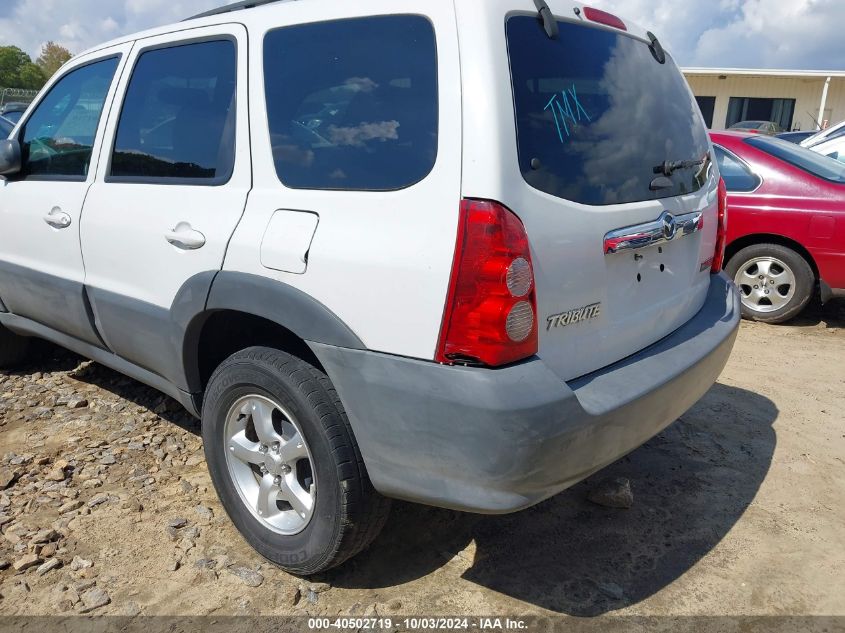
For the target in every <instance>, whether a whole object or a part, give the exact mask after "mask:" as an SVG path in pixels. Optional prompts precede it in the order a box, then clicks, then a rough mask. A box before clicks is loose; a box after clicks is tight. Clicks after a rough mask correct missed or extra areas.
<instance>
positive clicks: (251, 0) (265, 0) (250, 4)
mask: <svg viewBox="0 0 845 633" xmlns="http://www.w3.org/2000/svg"><path fill="white" fill-rule="evenodd" d="M289 1H290V0H242V1H241V2H233V3H232V4H226V5H223V6H222V7H218V8H216V9H211V10H210V11H204V12H202V13H198V14H196V15H192V16H191V17H189V18H185V19H184V20H182V21H183V22H188V21H190V20H196V19H199V18H207V17H209V16H212V15H220V14H222V13H230V12H232V11H240V10H241V9H254V8H255V7H260V6H261V5H262V4H271V3H273V2H289Z"/></svg>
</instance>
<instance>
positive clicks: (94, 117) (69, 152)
mask: <svg viewBox="0 0 845 633" xmlns="http://www.w3.org/2000/svg"><path fill="white" fill-rule="evenodd" d="M117 63H118V58H117V57H111V58H109V59H104V60H102V61H99V62H94V63H93V64H88V65H86V66H82V67H81V68H77V69H76V70H72V71H71V72H69V73H68V74H67V75H65V76H64V77H62V78H61V79H60V80H59V81H58V83H56V84H55V85H54V86H53V87H52V88H51V89H50V92H49V93H48V94H47V96H46V97H44V99H43V100H42V101H41V103H39V104H38V106H37V107H36V109H35V111H34V112H33V113H32V115H31V116H30V117H29V119H27V121H26V124H25V127H24V129H23V134H22V136H21V148H22V151H23V161H24V162H23V171H22V175H23V176H24V177H26V176H42V177H61V178H62V179H64V180H80V181H82V180H85V178H86V176H87V175H88V166H89V165H90V163H91V150H92V148H93V146H94V138H95V137H96V135H97V127H98V125H99V123H100V115H101V114H102V112H103V104H104V103H105V100H106V95H107V94H108V92H109V87H110V86H111V82H112V79H113V78H114V73H115V70H116V69H117Z"/></svg>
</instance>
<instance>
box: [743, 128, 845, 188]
mask: <svg viewBox="0 0 845 633" xmlns="http://www.w3.org/2000/svg"><path fill="white" fill-rule="evenodd" d="M745 142H746V143H748V144H749V145H751V146H752V147H756V148H757V149H759V150H762V151H764V152H766V153H767V154H771V155H772V156H774V157H775V158H779V159H780V160H782V161H785V162H787V163H789V164H790V165H795V166H796V167H798V168H799V169H803V170H804V171H807V172H810V173H811V174H813V175H814V176H818V177H819V178H824V179H825V180H829V181H830V182H836V183H845V164H842V163H840V162H839V161H837V160H834V159H833V158H828V157H827V156H822V155H821V154H818V153H816V152H814V151H813V150H810V149H807V148H806V147H801V146H799V145H795V144H794V143H788V142H787V141H784V140H781V139H778V138H769V137H762V136H755V137H752V138H747V139H745Z"/></svg>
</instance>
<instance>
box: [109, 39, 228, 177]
mask: <svg viewBox="0 0 845 633" xmlns="http://www.w3.org/2000/svg"><path fill="white" fill-rule="evenodd" d="M236 57H237V55H236V50H235V43H234V42H233V41H232V40H229V39H226V40H219V41H208V42H197V43H192V44H181V45H173V46H169V47H166V48H158V49H153V50H150V51H147V52H144V53H142V54H141V55H140V57H139V58H138V63H137V64H136V65H135V69H134V71H133V73H132V79H131V81H130V82H129V87H128V88H127V90H126V98H125V100H124V103H123V109H122V111H121V113H120V120H119V122H118V128H117V136H116V138H115V143H114V154H113V156H112V163H111V172H110V176H109V179H108V180H109V181H110V182H136V183H137V182H142V183H143V182H146V183H174V184H183V183H184V184H198V185H214V184H223V183H225V182H226V181H228V179H229V177H230V176H231V174H232V168H233V166H234V162H235V110H236V104H235V84H236Z"/></svg>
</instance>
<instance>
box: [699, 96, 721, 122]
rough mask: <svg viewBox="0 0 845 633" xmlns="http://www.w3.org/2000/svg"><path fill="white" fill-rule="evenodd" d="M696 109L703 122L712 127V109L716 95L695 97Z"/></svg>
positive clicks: (714, 105)
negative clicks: (699, 111)
mask: <svg viewBox="0 0 845 633" xmlns="http://www.w3.org/2000/svg"><path fill="white" fill-rule="evenodd" d="M695 101H696V102H697V103H698V109H699V110H701V116H703V117H704V124H705V125H706V126H707V127H708V129H709V128H712V127H713V111H714V110H715V109H716V97H696V98H695Z"/></svg>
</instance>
